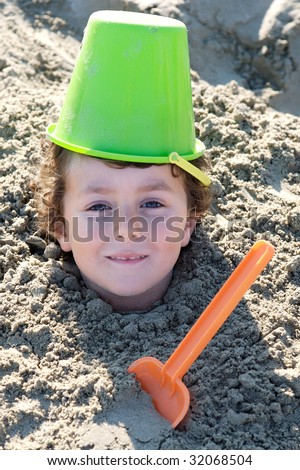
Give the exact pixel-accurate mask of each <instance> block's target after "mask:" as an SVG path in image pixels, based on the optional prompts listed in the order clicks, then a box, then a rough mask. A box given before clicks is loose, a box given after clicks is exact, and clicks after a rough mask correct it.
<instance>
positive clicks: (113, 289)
mask: <svg viewBox="0 0 300 470" xmlns="http://www.w3.org/2000/svg"><path fill="white" fill-rule="evenodd" d="M71 158H72V160H71V163H70V166H69V169H68V173H67V176H66V191H65V195H64V200H63V203H64V218H65V220H66V222H67V228H66V234H65V237H64V236H58V237H57V238H58V240H59V243H60V245H61V248H62V249H63V250H64V251H72V252H73V256H74V259H75V262H76V264H77V266H78V268H79V270H80V272H81V274H82V276H83V279H84V280H85V283H86V285H87V287H90V288H91V289H93V290H96V291H97V292H98V293H99V294H100V296H102V297H103V298H105V299H107V298H108V299H109V294H111V295H113V296H120V297H128V296H140V295H144V294H147V292H149V291H152V292H154V291H155V290H156V289H157V291H159V288H160V286H161V285H163V284H164V283H166V280H168V283H169V281H170V278H171V274H172V270H173V267H174V265H175V263H176V261H177V259H178V256H179V253H180V250H181V248H182V247H183V246H186V245H187V244H188V242H189V240H190V235H191V233H192V231H193V229H194V225H195V221H194V220H193V219H188V207H187V196H186V192H185V189H184V186H183V182H182V179H181V177H174V176H173V175H172V172H171V165H162V166H161V165H152V166H150V167H148V168H136V167H126V168H122V169H120V168H112V167H109V166H108V165H106V164H105V162H103V161H102V160H101V159H98V158H93V157H86V156H78V155H76V154H75V155H74V156H73V157H71Z"/></svg>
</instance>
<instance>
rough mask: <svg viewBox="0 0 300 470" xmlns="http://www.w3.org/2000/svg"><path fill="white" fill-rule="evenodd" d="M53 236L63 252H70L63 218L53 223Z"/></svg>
mask: <svg viewBox="0 0 300 470" xmlns="http://www.w3.org/2000/svg"><path fill="white" fill-rule="evenodd" d="M54 236H55V238H56V240H57V241H58V243H59V244H60V247H61V249H62V250H63V251H66V252H67V251H72V248H71V244H70V241H69V236H68V230H67V227H66V224H65V221H64V219H63V218H62V219H60V220H57V221H56V222H54Z"/></svg>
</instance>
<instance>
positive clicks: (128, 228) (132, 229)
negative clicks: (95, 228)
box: [114, 207, 147, 240]
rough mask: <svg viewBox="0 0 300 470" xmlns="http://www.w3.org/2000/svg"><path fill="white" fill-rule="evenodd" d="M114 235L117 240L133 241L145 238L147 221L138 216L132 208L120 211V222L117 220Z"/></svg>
mask: <svg viewBox="0 0 300 470" xmlns="http://www.w3.org/2000/svg"><path fill="white" fill-rule="evenodd" d="M115 222H116V223H115V224H114V235H115V237H116V238H117V239H123V240H133V239H137V238H139V239H140V238H141V237H144V236H145V233H146V232H147V226H146V225H147V221H146V219H144V218H143V217H141V216H138V215H137V214H136V211H135V210H132V209H131V208H130V207H126V208H122V209H120V210H119V217H118V220H117V219H116V220H115Z"/></svg>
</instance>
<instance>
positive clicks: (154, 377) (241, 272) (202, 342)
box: [128, 240, 274, 428]
mask: <svg viewBox="0 0 300 470" xmlns="http://www.w3.org/2000/svg"><path fill="white" fill-rule="evenodd" d="M273 255H274V248H273V246H272V245H271V244H270V243H268V242H266V241H264V240H260V241H258V242H256V243H255V244H254V245H253V247H252V248H251V249H250V251H249V252H248V254H247V255H246V256H245V257H244V259H243V260H242V261H241V263H240V264H239V265H238V266H237V268H236V269H235V270H234V271H233V273H232V274H231V276H230V277H229V279H228V280H227V281H226V282H225V284H224V285H223V287H221V289H220V291H219V292H218V293H217V295H216V296H215V297H214V299H213V300H212V301H211V303H210V304H209V306H208V307H207V308H206V309H205V310H204V312H203V313H202V315H201V316H200V318H199V319H198V320H197V321H196V323H195V324H194V326H193V327H192V328H191V330H190V331H189V332H188V334H187V335H186V336H185V338H184V339H183V340H182V341H181V343H180V344H179V346H178V347H177V349H176V350H175V351H174V352H173V354H172V355H171V356H170V358H169V359H168V360H167V362H166V363H165V364H163V363H162V362H160V361H159V360H158V359H155V358H154V357H143V358H141V359H138V360H137V361H134V362H133V363H132V364H131V366H130V367H129V368H128V372H129V373H133V374H135V378H136V379H137V380H138V381H139V382H140V384H141V387H142V389H143V390H145V391H146V392H147V393H149V395H150V396H151V398H152V401H153V404H154V406H155V408H156V410H157V411H158V412H159V413H160V414H161V415H162V416H163V417H164V418H166V419H167V420H169V421H170V422H171V423H172V425H173V427H174V428H176V427H177V426H178V424H179V423H180V422H181V421H182V420H183V419H184V417H185V415H186V413H187V411H188V409H189V404H190V394H189V391H188V389H187V388H186V386H185V385H184V383H183V382H182V380H181V379H182V377H183V376H184V374H185V373H186V372H187V371H188V369H189V368H190V366H191V365H192V364H193V362H194V361H195V360H196V359H197V357H198V356H199V354H200V353H201V352H202V351H203V349H204V348H205V347H206V346H207V344H208V343H209V341H210V340H211V339H212V338H213V336H214V335H215V334H216V332H217V331H218V330H219V328H220V327H221V326H222V325H223V323H224V322H225V320H226V319H227V318H228V317H229V315H230V313H231V312H232V311H233V310H234V308H235V307H236V306H237V304H238V303H239V301H240V300H241V299H242V297H243V296H244V294H245V292H246V291H247V290H248V289H249V287H250V286H251V285H252V284H253V282H254V281H255V280H256V278H257V277H258V276H259V274H260V273H261V271H262V270H263V269H264V268H265V266H266V265H267V264H268V262H269V261H270V260H271V258H272V256H273Z"/></svg>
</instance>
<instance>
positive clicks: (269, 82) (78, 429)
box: [0, 0, 300, 450]
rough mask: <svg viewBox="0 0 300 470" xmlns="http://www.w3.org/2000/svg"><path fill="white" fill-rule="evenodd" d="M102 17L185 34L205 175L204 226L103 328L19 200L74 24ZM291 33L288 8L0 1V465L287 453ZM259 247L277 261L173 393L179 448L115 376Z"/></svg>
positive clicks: (293, 218)
mask: <svg viewBox="0 0 300 470" xmlns="http://www.w3.org/2000/svg"><path fill="white" fill-rule="evenodd" d="M80 3H81V4H82V3H84V5H85V11H84V13H82V11H81V8H80ZM223 3H224V4H225V3H226V8H224V5H223V6H222V4H223ZM253 3H259V5H256V6H255V5H253ZM241 4H243V7H241ZM102 8H116V9H119V8H123V9H129V10H133V11H139V10H142V11H147V12H151V13H158V14H165V15H171V16H174V17H176V18H180V19H182V20H183V21H184V22H186V24H187V25H188V28H189V38H190V46H191V64H192V69H193V71H192V77H193V93H194V106H195V118H196V128H197V133H198V134H199V135H200V136H201V138H202V139H203V140H204V142H205V144H206V146H207V149H208V150H207V154H208V155H209V156H210V158H211V161H212V172H211V174H212V177H213V180H214V194H215V195H214V203H213V207H212V210H211V213H210V214H209V216H208V217H207V218H206V220H205V221H204V223H203V225H202V226H199V227H198V228H197V231H196V233H195V235H194V237H193V241H192V243H191V244H190V246H189V247H187V248H186V249H185V251H183V253H182V256H181V258H180V262H179V263H178V266H177V268H176V270H175V274H174V279H173V281H172V285H171V287H170V289H169V291H168V293H167V295H166V296H165V298H164V299H163V300H162V301H161V302H160V303H159V304H158V305H157V306H156V307H155V308H154V309H153V310H152V311H151V312H148V313H145V314H136V313H133V314H127V315H122V314H119V313H118V312H113V311H112V309H111V307H110V306H109V305H107V304H105V303H104V302H102V301H101V300H100V299H99V298H97V295H96V294H95V293H94V292H93V291H91V290H88V289H86V288H85V287H84V285H83V282H82V280H81V279H80V276H79V275H78V272H77V271H76V269H75V268H74V266H72V264H70V263H67V262H64V261H63V260H62V259H61V258H60V251H59V249H58V247H57V246H56V245H55V244H53V243H49V242H47V241H45V240H44V239H43V238H42V237H41V234H40V233H39V232H37V231H36V228H35V226H34V221H35V209H34V207H33V202H32V193H31V192H30V190H29V189H28V182H29V180H30V176H31V174H32V172H35V171H36V170H35V168H36V167H37V165H38V161H39V140H40V139H41V138H42V137H44V130H45V127H46V125H47V124H48V123H49V122H52V121H53V119H56V117H57V115H58V112H59V109H60V106H61V103H62V99H63V96H64V93H65V90H66V87H67V83H68V80H69V78H70V74H71V71H72V69H73V65H74V61H75V57H76V55H77V51H78V47H79V43H80V40H81V36H82V28H83V26H84V23H85V20H86V18H85V16H86V15H88V14H89V13H90V12H91V11H93V9H102ZM89 9H90V11H89ZM299 18H300V6H299V1H291V0H286V1H277V0H276V1H273V2H272V1H266V0H263V1H260V2H252V1H250V0H249V1H243V2H238V0H228V1H227V2H221V1H213V0H212V1H208V0H199V1H197V0H195V1H191V2H184V1H179V0H177V1H176V2H175V1H168V2H167V1H162V2H150V1H140V2H137V1H127V2H125V1H110V2H109V1H98V2H96V1H89V0H87V1H86V2H79V1H75V0H74V1H73V2H72V5H70V4H68V2H67V1H65V2H59V1H58V0H52V1H51V0H38V1H37V0H36V1H26V0H15V1H13V0H3V1H2V3H1V18H0V27H1V31H0V32H1V34H0V41H1V50H3V53H2V54H1V58H0V77H1V120H0V121H1V122H0V138H1V146H2V155H1V161H0V165H1V167H0V168H1V169H0V172H1V173H0V185H1V186H0V224H1V227H0V278H1V284H0V297H1V301H0V315H1V316H0V331H1V336H0V446H1V448H2V449H149V450H150V449H250V448H251V449H300V431H299V425H300V378H299V372H300V329H299V328H300V314H299V306H300V249H299V248H300V239H299V235H300V204H299V202H300V172H299V170H300V137H299V133H300V132H299V129H300V126H299V124H300V119H299V117H297V113H298V115H299V109H300V108H299V106H298V104H299V71H300V60H299V51H300V47H298V46H299V43H300V29H299V28H300V26H299V25H300V21H299ZM120 86H122V83H121V80H120ZM261 238H264V239H266V240H269V241H270V242H271V243H273V244H274V246H275V248H276V256H275V257H274V258H273V260H272V262H271V263H270V264H269V266H268V268H267V269H266V270H265V271H264V274H263V275H262V276H261V277H260V278H259V280H258V281H257V282H256V283H255V285H254V286H253V287H252V289H251V290H250V291H249V292H248V293H247V295H246V296H245V298H244V300H243V301H242V302H241V303H240V305H239V306H238V307H237V308H236V310H235V312H234V313H233V314H232V315H231V317H230V318H229V320H228V321H227V322H226V323H225V325H224V326H223V327H222V329H221V331H220V332H219V333H218V334H217V336H216V337H215V338H214V339H213V340H212V341H211V343H210V344H209V346H208V347H207V348H206V349H205V351H204V352H203V354H202V355H201V357H200V358H199V359H198V361H197V362H196V363H195V364H194V365H193V367H192V368H191V369H190V371H189V372H188V374H187V375H186V377H185V379H184V382H185V384H186V385H187V387H188V388H189V390H190V391H191V394H192V400H191V416H190V420H189V421H188V423H187V424H186V428H185V430H183V431H175V430H173V429H172V428H171V427H170V425H169V424H168V423H167V422H166V421H164V420H163V419H162V418H161V417H160V416H159V415H158V414H157V413H156V412H155V411H154V409H153V407H152V405H151V403H150V399H149V398H148V396H146V395H145V394H144V393H143V392H141V391H140V389H139V387H138V385H137V384H136V382H135V381H134V380H133V379H132V377H130V376H129V375H128V374H127V372H126V370H127V367H128V366H129V365H130V363H131V362H132V361H133V360H135V359H137V358H139V357H141V356H144V355H151V356H155V357H157V358H159V359H160V360H161V361H165V360H166V359H167V358H168V357H169V355H170V354H171V352H172V351H173V350H174V348H175V346H177V345H178V343H179V340H180V339H181V338H183V336H184V335H185V333H186V332H187V331H188V330H189V328H190V327H191V326H192V325H193V323H194V322H195V320H196V319H197V318H198V316H199V314H200V313H201V311H202V310H203V309H204V308H205V307H206V306H207V304H208V303H209V301H210V300H211V299H212V297H213V296H214V294H215V293H216V292H217V291H218V289H219V288H220V286H221V285H222V283H223V282H224V281H225V280H226V278H227V277H228V276H229V274H230V273H231V271H232V270H233V268H234V267H235V266H236V265H237V263H238V262H239V261H240V260H241V258H242V257H243V256H244V255H245V253H246V252H247V251H248V249H249V248H250V247H251V246H252V244H253V243H254V241H255V240H259V239H261Z"/></svg>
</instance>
